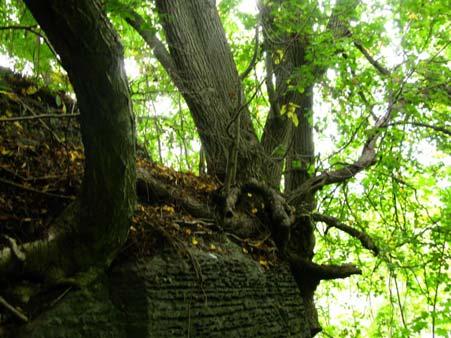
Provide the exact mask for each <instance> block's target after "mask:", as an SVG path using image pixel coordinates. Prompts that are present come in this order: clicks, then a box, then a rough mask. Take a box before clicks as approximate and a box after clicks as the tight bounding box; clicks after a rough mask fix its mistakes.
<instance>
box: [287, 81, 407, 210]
mask: <svg viewBox="0 0 451 338" xmlns="http://www.w3.org/2000/svg"><path fill="white" fill-rule="evenodd" d="M402 89H403V87H402V85H401V87H400V89H399V90H398V91H397V92H396V93H395V94H392V95H391V98H390V100H389V104H388V107H387V110H386V112H385V114H384V115H383V116H382V117H381V118H379V120H378V121H376V124H375V126H374V127H373V128H372V130H371V131H370V134H369V136H368V138H367V140H366V142H365V144H364V146H363V149H362V152H361V154H360V156H359V158H358V159H357V161H355V162H354V163H352V164H349V165H347V166H345V167H343V168H341V169H337V170H334V171H325V172H323V173H322V174H320V175H318V176H315V177H312V178H310V179H308V180H307V181H305V182H304V183H303V184H302V185H301V186H300V187H299V188H297V189H295V190H294V191H293V192H292V193H291V194H290V195H289V197H288V201H289V202H290V203H297V202H299V201H301V200H302V199H303V197H304V196H305V195H306V194H307V193H312V192H315V191H318V190H320V189H321V188H322V187H324V186H325V185H329V184H334V183H341V182H344V181H347V180H348V179H350V178H352V177H354V176H355V175H357V174H358V173H359V172H361V171H363V170H365V169H367V168H369V167H370V166H372V165H374V164H375V163H376V143H377V141H378V140H379V137H380V136H381V134H382V130H383V129H384V128H386V127H387V125H388V123H389V122H390V119H391V116H392V112H393V110H394V108H395V103H396V102H397V101H398V99H399V96H400V95H401V92H402Z"/></svg>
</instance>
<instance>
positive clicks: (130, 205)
mask: <svg viewBox="0 0 451 338" xmlns="http://www.w3.org/2000/svg"><path fill="white" fill-rule="evenodd" d="M25 3H26V5H27V6H28V8H29V9H30V11H31V12H32V14H33V16H34V17H35V18H36V20H37V22H38V23H39V24H40V26H41V27H42V28H43V30H44V31H45V32H46V34H47V36H48V39H49V41H50V42H51V43H52V45H53V47H54V48H55V50H56V51H57V52H58V54H59V55H60V57H61V61H62V64H63V66H64V68H65V69H66V71H67V73H68V75H69V78H70V81H71V83H72V85H73V87H74V90H75V93H76V95H77V99H78V105H79V108H80V112H81V117H80V121H81V134H82V140H83V144H84V149H85V158H86V160H85V175H84V179H83V186H82V193H81V202H80V210H79V216H78V217H79V218H77V221H78V222H76V225H75V226H74V227H73V229H71V230H72V232H73V233H72V234H71V240H72V241H73V242H72V246H73V247H77V250H80V251H77V252H76V253H75V252H74V253H72V257H71V258H72V259H73V262H72V263H73V265H74V267H73V269H74V270H77V268H78V269H81V268H82V267H83V268H86V267H89V266H92V265H98V266H104V264H109V263H110V262H111V260H112V259H113V258H114V256H115V254H116V252H117V250H118V249H119V248H120V247H121V245H122V244H123V243H124V241H125V239H126V237H127V233H128V229H129V221H130V218H131V216H132V214H133V212H134V207H135V199H136V197H135V181H136V179H135V175H136V174H135V132H134V121H133V114H132V108H131V101H130V95H129V89H128V84H127V78H126V75H125V71H124V64H123V50H122V46H121V44H120V42H119V38H118V36H117V34H116V33H115V31H114V29H113V28H112V26H111V24H110V22H109V21H108V19H107V18H106V16H105V14H104V13H103V10H102V8H101V5H100V3H99V1H92V0H80V1H75V0H69V1H56V0H46V1H39V2H37V1H25ZM72 246H71V247H72ZM66 249H67V248H66Z"/></svg>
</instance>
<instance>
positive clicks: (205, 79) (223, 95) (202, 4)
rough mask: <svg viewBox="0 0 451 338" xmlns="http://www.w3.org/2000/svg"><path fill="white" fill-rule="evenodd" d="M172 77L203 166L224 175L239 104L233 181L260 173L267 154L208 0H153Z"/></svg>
mask: <svg viewBox="0 0 451 338" xmlns="http://www.w3.org/2000/svg"><path fill="white" fill-rule="evenodd" d="M156 3H157V9H158V11H159V14H160V19H161V22H162V24H163V28H164V31H165V34H166V41H167V43H168V45H169V50H170V54H171V57H172V60H173V64H174V65H175V68H176V73H177V75H176V76H177V78H178V79H177V82H178V84H177V82H176V81H174V82H175V83H176V84H177V85H178V87H179V89H180V90H181V92H182V94H183V96H184V98H185V101H186V102H187V104H188V106H189V108H190V111H191V114H192V116H193V119H194V121H195V123H196V126H197V130H198V132H199V136H200V138H201V140H202V144H203V145H204V147H205V150H206V154H207V164H208V172H209V174H210V175H214V176H217V177H218V178H219V179H221V180H224V178H225V176H226V170H225V168H226V166H227V160H228V159H229V154H230V149H231V148H232V145H233V138H234V137H235V135H234V134H235V133H234V132H233V128H232V127H233V124H234V122H235V120H236V118H237V114H238V111H240V110H241V119H240V133H239V134H240V137H239V153H238V161H237V162H238V168H237V172H238V173H239V174H240V176H239V177H238V178H237V179H238V180H239V181H246V180H247V179H249V178H252V177H256V178H259V179H262V178H266V177H265V176H267V175H270V173H268V172H267V170H266V166H265V165H264V164H263V163H264V162H265V161H266V160H267V158H265V154H264V151H263V148H262V147H261V145H260V144H259V141H258V139H257V137H256V134H255V131H254V129H253V126H252V122H251V120H250V116H249V113H248V110H247V105H246V102H245V99H244V97H245V96H244V95H243V93H242V91H243V89H242V85H241V80H240V77H239V75H238V71H237V69H236V65H235V63H234V60H233V56H232V53H231V50H230V46H229V44H228V42H227V40H226V36H225V32H224V28H223V26H222V24H221V21H220V19H219V15H218V12H217V10H216V6H215V5H214V3H212V2H211V1H209V0H174V1H163V0H158V1H156Z"/></svg>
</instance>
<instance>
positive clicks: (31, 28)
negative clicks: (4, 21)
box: [0, 25, 62, 66]
mask: <svg viewBox="0 0 451 338" xmlns="http://www.w3.org/2000/svg"><path fill="white" fill-rule="evenodd" d="M34 27H35V26H23V25H12V26H0V31H3V30H25V31H27V32H30V33H33V34H35V35H37V36H39V37H40V38H42V40H44V42H45V44H46V45H47V47H49V49H50V51H51V52H52V54H53V55H54V56H55V58H56V61H57V62H58V63H59V64H60V66H62V64H61V61H60V59H59V57H58V53H57V52H56V51H55V49H53V46H52V44H51V43H50V41H49V40H48V39H47V37H46V36H45V35H44V34H42V33H41V32H39V31H37V30H35V29H34Z"/></svg>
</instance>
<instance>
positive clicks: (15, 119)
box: [0, 113, 80, 122]
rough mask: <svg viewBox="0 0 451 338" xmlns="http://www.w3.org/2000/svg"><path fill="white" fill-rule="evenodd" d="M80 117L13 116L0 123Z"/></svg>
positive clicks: (65, 115)
mask: <svg viewBox="0 0 451 338" xmlns="http://www.w3.org/2000/svg"><path fill="white" fill-rule="evenodd" d="M77 116H80V114H79V113H77V114H41V115H32V116H15V117H8V118H0V122H12V121H23V120H36V119H53V118H66V117H67V118H73V117H77Z"/></svg>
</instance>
